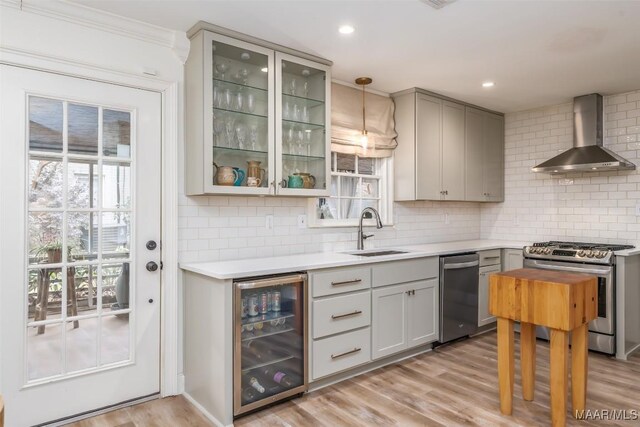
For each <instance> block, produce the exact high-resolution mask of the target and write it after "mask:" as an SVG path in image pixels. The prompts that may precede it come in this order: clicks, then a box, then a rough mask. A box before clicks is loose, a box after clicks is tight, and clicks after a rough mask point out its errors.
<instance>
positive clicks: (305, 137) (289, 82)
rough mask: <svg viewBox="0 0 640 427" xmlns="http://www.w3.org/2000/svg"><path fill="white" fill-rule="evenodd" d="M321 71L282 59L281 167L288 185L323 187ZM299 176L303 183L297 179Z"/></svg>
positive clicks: (323, 85) (323, 152) (323, 98)
mask: <svg viewBox="0 0 640 427" xmlns="http://www.w3.org/2000/svg"><path fill="white" fill-rule="evenodd" d="M325 77H326V76H325V72H324V71H322V70H317V69H314V68H313V67H307V66H304V65H300V64H296V63H295V62H290V61H282V94H281V95H280V96H281V97H282V151H283V159H282V168H283V171H282V172H283V177H284V179H285V181H286V184H287V187H289V188H300V189H314V188H316V189H324V188H327V182H326V176H325V165H326V162H327V159H326V158H325V148H326V146H325V140H326V138H325V137H326V133H325V132H326V131H325V117H326V115H325V113H326V109H325V103H324V100H325V95H326V94H325V88H326V82H325ZM295 175H301V176H302V177H303V185H302V186H299V179H298V178H296V177H295Z"/></svg>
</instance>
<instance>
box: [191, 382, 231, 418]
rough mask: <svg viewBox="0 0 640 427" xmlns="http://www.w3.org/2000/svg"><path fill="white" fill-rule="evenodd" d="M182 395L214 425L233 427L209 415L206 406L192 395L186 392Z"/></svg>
mask: <svg viewBox="0 0 640 427" xmlns="http://www.w3.org/2000/svg"><path fill="white" fill-rule="evenodd" d="M183 384H184V383H183ZM182 395H183V396H184V398H185V399H187V400H188V401H189V403H191V404H192V405H193V406H195V407H196V409H197V410H198V411H200V412H201V413H202V415H204V416H205V417H206V418H207V419H208V420H209V421H211V422H212V423H214V424H215V425H217V426H218V427H233V424H229V425H224V424H223V423H221V422H220V420H219V419H217V418H216V417H214V416H213V415H211V413H209V411H207V410H206V409H204V406H202V405H201V404H199V403H198V402H197V401H196V400H195V399H194V398H193V397H191V395H190V394H189V393H187V392H184V393H182Z"/></svg>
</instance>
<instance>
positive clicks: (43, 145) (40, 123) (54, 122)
mask: <svg viewBox="0 0 640 427" xmlns="http://www.w3.org/2000/svg"><path fill="white" fill-rule="evenodd" d="M63 120H64V114H63V104H62V101H58V100H55V99H47V98H38V97H36V96H31V97H29V149H30V150H33V151H50V152H53V153H61V152H62V127H63Z"/></svg>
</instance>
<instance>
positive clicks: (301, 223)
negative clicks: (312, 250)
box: [298, 215, 307, 228]
mask: <svg viewBox="0 0 640 427" xmlns="http://www.w3.org/2000/svg"><path fill="white" fill-rule="evenodd" d="M298 228H307V216H306V215H298Z"/></svg>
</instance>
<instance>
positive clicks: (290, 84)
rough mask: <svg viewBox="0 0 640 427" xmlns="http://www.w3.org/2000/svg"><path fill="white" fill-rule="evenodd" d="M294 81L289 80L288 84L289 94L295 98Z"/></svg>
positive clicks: (295, 84)
mask: <svg viewBox="0 0 640 427" xmlns="http://www.w3.org/2000/svg"><path fill="white" fill-rule="evenodd" d="M296 86H297V83H296V79H293V78H292V79H291V81H290V82H289V93H291V95H293V96H296Z"/></svg>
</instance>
